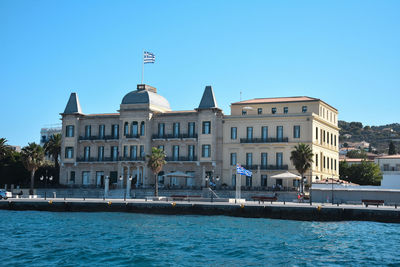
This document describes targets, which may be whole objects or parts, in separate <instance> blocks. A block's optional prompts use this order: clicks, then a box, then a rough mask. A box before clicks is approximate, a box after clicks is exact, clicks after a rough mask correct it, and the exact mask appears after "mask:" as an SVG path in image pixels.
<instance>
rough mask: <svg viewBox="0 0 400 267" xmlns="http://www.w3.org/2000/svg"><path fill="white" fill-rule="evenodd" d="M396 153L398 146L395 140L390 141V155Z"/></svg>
mask: <svg viewBox="0 0 400 267" xmlns="http://www.w3.org/2000/svg"><path fill="white" fill-rule="evenodd" d="M395 154H396V146H395V145H394V143H393V141H390V143H389V155H395Z"/></svg>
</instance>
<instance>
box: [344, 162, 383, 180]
mask: <svg viewBox="0 0 400 267" xmlns="http://www.w3.org/2000/svg"><path fill="white" fill-rule="evenodd" d="M339 175H340V179H342V180H345V181H349V182H352V183H356V184H359V185H380V183H381V180H382V172H381V170H380V169H379V165H378V164H375V163H373V162H370V161H366V160H363V161H362V162H361V164H353V165H349V164H348V163H347V162H346V161H343V162H340V163H339Z"/></svg>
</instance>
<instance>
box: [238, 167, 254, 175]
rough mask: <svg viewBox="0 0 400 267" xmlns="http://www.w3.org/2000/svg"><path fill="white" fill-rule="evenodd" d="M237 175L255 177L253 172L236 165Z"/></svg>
mask: <svg viewBox="0 0 400 267" xmlns="http://www.w3.org/2000/svg"><path fill="white" fill-rule="evenodd" d="M236 173H237V174H241V175H246V176H252V175H253V173H252V172H251V171H249V170H246V169H245V168H243V167H242V166H240V165H239V164H236Z"/></svg>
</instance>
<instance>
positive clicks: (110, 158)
mask: <svg viewBox="0 0 400 267" xmlns="http://www.w3.org/2000/svg"><path fill="white" fill-rule="evenodd" d="M76 161H77V162H113V161H115V162H116V161H118V158H112V157H105V158H98V157H93V158H85V157H81V158H77V159H76Z"/></svg>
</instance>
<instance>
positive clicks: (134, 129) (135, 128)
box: [131, 121, 138, 137]
mask: <svg viewBox="0 0 400 267" xmlns="http://www.w3.org/2000/svg"><path fill="white" fill-rule="evenodd" d="M131 135H132V137H137V136H138V123H137V121H134V122H132V128H131Z"/></svg>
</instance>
